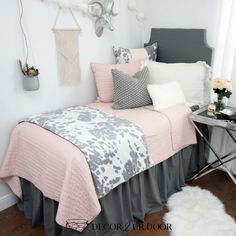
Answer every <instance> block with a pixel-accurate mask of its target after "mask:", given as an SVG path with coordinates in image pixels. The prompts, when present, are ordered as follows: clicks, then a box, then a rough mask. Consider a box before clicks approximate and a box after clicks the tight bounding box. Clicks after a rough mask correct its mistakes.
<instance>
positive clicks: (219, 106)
mask: <svg viewBox="0 0 236 236" xmlns="http://www.w3.org/2000/svg"><path fill="white" fill-rule="evenodd" d="M212 88H213V90H214V92H215V93H216V94H217V101H216V102H215V105H216V112H218V113H219V112H220V111H222V110H223V109H224V108H225V106H226V101H227V100H226V99H227V98H230V96H231V94H232V91H233V86H232V81H230V80H226V79H223V78H216V79H214V80H213V81H212Z"/></svg>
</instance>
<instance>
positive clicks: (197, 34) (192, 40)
mask: <svg viewBox="0 0 236 236" xmlns="http://www.w3.org/2000/svg"><path fill="white" fill-rule="evenodd" d="M154 42H157V43H158V46H159V48H158V58H157V61H159V62H166V63H180V62H185V63H191V62H196V61H206V62H207V64H209V65H211V61H212V48H211V47H209V46H208V45H207V42H206V30H204V29H168V28H153V29H152V30H151V37H150V41H149V43H147V44H145V46H147V45H150V44H152V43H154Z"/></svg>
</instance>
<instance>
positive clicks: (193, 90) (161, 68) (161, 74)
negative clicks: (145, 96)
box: [145, 61, 212, 106]
mask: <svg viewBox="0 0 236 236" xmlns="http://www.w3.org/2000/svg"><path fill="white" fill-rule="evenodd" d="M145 65H146V66H147V67H148V69H149V72H150V84H163V83H168V82H173V81H176V82H178V83H179V84H180V86H181V88H182V90H183V93H184V95H185V98H186V101H187V102H188V103H191V104H195V105H200V106H203V105H204V104H207V103H209V101H210V88H209V84H210V75H211V71H212V69H211V67H210V66H208V65H207V64H206V63H205V62H196V63H160V62H153V61H146V62H145Z"/></svg>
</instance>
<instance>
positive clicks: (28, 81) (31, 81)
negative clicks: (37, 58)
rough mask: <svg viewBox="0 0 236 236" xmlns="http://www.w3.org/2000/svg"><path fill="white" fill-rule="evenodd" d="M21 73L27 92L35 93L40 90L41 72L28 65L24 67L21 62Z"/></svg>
mask: <svg viewBox="0 0 236 236" xmlns="http://www.w3.org/2000/svg"><path fill="white" fill-rule="evenodd" d="M19 64H20V68H21V72H22V74H23V88H24V90H26V91H35V90H38V89H39V87H40V86H39V79H38V75H39V71H38V69H36V68H35V67H33V66H31V67H30V66H29V65H28V64H25V65H24V66H23V65H22V62H21V60H19Z"/></svg>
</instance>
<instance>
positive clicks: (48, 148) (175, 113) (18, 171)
mask: <svg viewBox="0 0 236 236" xmlns="http://www.w3.org/2000/svg"><path fill="white" fill-rule="evenodd" d="M90 106H91V107H95V108H98V109H100V110H102V111H104V112H109V113H112V114H114V115H116V116H118V117H120V118H123V119H127V120H129V121H131V122H133V123H135V124H136V125H138V126H139V127H140V128H141V129H142V130H143V132H144V134H145V137H146V141H147V144H148V148H149V152H150V154H151V156H152V159H153V161H154V162H155V164H158V163H160V162H162V161H164V160H166V159H167V158H169V157H170V156H172V155H174V154H175V153H176V152H178V151H179V150H181V149H182V148H184V147H186V146H189V145H191V144H195V143H196V135H195V130H194V128H193V126H192V124H191V123H190V121H189V119H188V115H189V113H190V109H189V108H188V107H186V106H184V105H178V106H176V107H175V108H172V109H166V110H165V111H163V112H156V111H154V110H153V109H152V106H148V107H142V108H137V109H128V110H113V109H112V104H111V103H93V104H90ZM19 177H21V178H24V179H26V180H29V181H30V182H31V183H33V184H34V185H35V186H36V187H37V188H38V189H40V191H41V192H42V193H43V194H44V196H46V197H48V198H51V199H53V200H55V201H57V202H59V205H58V211H57V216H56V221H57V223H58V224H60V225H62V226H64V227H66V222H67V221H69V220H71V219H86V220H87V222H88V223H89V222H91V221H92V220H93V219H94V218H95V217H96V216H97V215H98V214H99V212H100V211H101V207H100V204H99V201H98V196H97V193H96V189H95V186H94V183H93V180H92V176H91V173H90V170H89V167H88V164H87V162H86V159H85V157H84V155H83V154H82V152H81V151H80V150H79V149H78V148H76V147H75V146H74V145H73V144H71V143H69V142H68V141H66V140H64V139H62V138H60V137H59V136H57V135H55V134H53V133H51V132H49V131H47V130H45V129H43V128H41V127H39V126H37V125H34V124H30V123H21V124H19V125H17V127H16V128H15V129H14V131H13V133H12V135H11V139H10V144H9V147H8V151H7V154H6V157H5V161H4V163H3V165H2V167H1V169H0V178H2V179H4V181H5V182H6V183H7V184H8V185H9V186H10V188H11V189H12V191H13V192H14V193H15V194H16V195H17V196H18V197H21V196H22V191H21V186H20V181H19ZM82 230H83V228H79V229H78V231H82Z"/></svg>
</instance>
